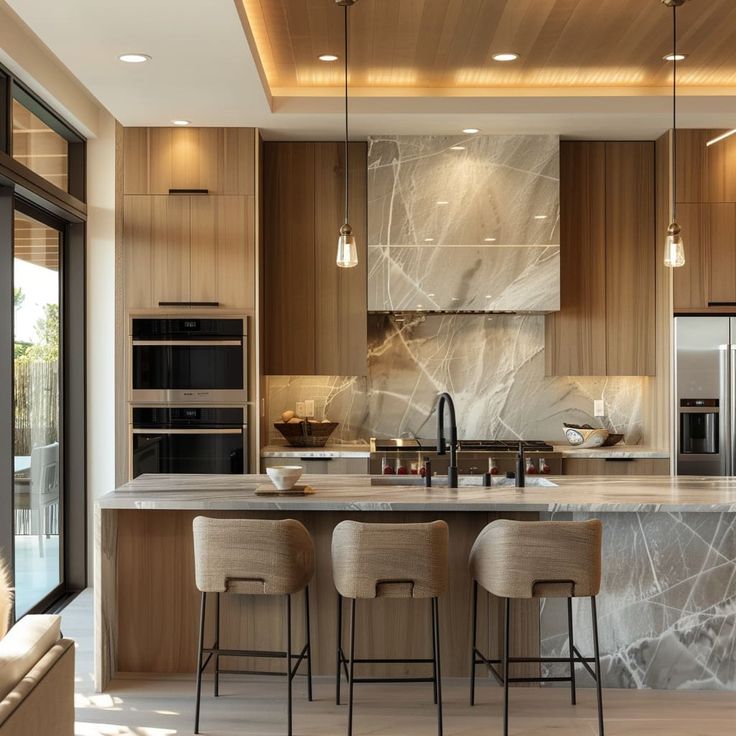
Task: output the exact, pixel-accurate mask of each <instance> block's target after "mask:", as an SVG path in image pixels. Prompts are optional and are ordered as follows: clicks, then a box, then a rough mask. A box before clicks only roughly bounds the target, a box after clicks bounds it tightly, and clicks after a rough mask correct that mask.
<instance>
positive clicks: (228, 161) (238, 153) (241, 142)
mask: <svg viewBox="0 0 736 736" xmlns="http://www.w3.org/2000/svg"><path fill="white" fill-rule="evenodd" d="M222 141H223V142H222V151H221V153H220V159H221V161H222V164H223V165H222V174H221V182H220V185H219V191H221V192H222V193H223V194H244V195H247V196H254V195H255V193H256V184H255V164H254V156H255V131H254V130H253V128H225V129H224V130H223V139H222Z"/></svg>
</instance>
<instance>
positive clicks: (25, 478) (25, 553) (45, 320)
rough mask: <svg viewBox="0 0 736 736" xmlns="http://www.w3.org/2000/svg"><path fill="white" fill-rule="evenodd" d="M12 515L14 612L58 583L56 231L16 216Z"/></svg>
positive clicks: (59, 525)
mask: <svg viewBox="0 0 736 736" xmlns="http://www.w3.org/2000/svg"><path fill="white" fill-rule="evenodd" d="M14 229H15V234H14V237H15V252H14V259H13V278H14V281H13V287H14V308H15V335H14V343H15V345H14V368H15V371H14V374H15V384H14V439H13V444H14V448H13V454H14V456H15V475H14V484H13V485H14V488H13V490H14V493H13V498H14V507H15V508H14V513H15V601H16V616H22V615H23V614H24V613H25V612H26V611H28V609H29V608H31V607H32V606H34V605H35V604H36V603H38V602H39V601H40V600H41V599H42V598H43V597H44V596H45V595H46V594H47V593H49V592H50V591H52V590H53V589H54V588H55V587H56V586H57V585H59V583H60V582H61V554H60V550H61V544H60V529H61V505H60V498H61V494H60V483H61V475H60V463H59V440H60V434H59V338H60V325H59V305H60V302H59V247H60V233H59V232H58V231H57V230H54V229H53V228H50V227H48V226H47V225H44V224H43V223H41V222H38V221H36V220H34V219H32V218H31V217H28V216H26V215H24V214H21V213H16V216H15V227H14Z"/></svg>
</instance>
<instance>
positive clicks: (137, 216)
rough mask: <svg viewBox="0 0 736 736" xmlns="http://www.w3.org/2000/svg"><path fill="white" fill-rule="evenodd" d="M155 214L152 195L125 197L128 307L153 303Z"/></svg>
mask: <svg viewBox="0 0 736 736" xmlns="http://www.w3.org/2000/svg"><path fill="white" fill-rule="evenodd" d="M152 218H153V202H152V197H139V196H126V197H124V198H123V261H124V269H125V270H124V290H125V306H126V308H127V309H150V308H151V307H152V306H153V292H152V283H151V258H152V249H151V235H152V233H151V226H152Z"/></svg>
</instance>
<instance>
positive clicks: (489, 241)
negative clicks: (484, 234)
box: [483, 238, 496, 243]
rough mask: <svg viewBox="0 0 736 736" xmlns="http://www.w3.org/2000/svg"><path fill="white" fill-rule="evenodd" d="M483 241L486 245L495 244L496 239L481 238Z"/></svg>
mask: <svg viewBox="0 0 736 736" xmlns="http://www.w3.org/2000/svg"><path fill="white" fill-rule="evenodd" d="M483 239H484V240H485V241H486V243H495V242H496V238H483Z"/></svg>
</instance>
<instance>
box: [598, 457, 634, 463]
mask: <svg viewBox="0 0 736 736" xmlns="http://www.w3.org/2000/svg"><path fill="white" fill-rule="evenodd" d="M604 460H605V461H606V462H607V463H633V462H634V460H636V458H635V457H606V458H604Z"/></svg>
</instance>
